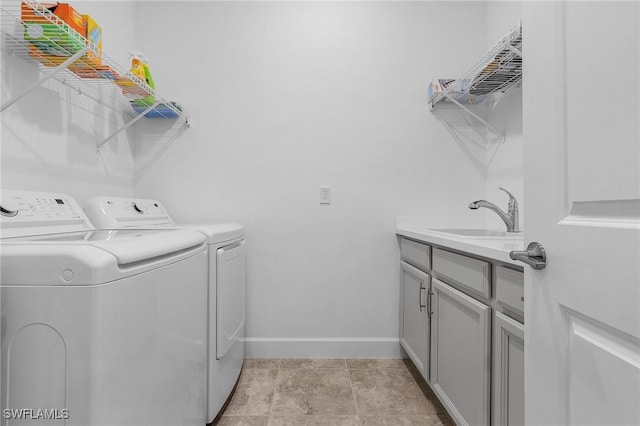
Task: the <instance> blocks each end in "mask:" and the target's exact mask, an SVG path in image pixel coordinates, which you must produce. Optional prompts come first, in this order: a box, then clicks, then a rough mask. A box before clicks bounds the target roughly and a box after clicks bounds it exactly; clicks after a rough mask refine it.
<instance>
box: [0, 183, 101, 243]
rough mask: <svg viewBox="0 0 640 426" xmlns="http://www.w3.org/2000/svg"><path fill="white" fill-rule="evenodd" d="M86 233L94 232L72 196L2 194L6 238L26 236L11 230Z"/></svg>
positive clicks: (1, 224)
mask: <svg viewBox="0 0 640 426" xmlns="http://www.w3.org/2000/svg"><path fill="white" fill-rule="evenodd" d="M43 227H46V228H47V229H46V232H57V231H58V228H60V227H62V228H63V229H61V230H59V231H60V232H68V231H76V230H77V231H84V230H87V229H92V226H91V223H90V222H89V220H88V218H87V216H86V215H85V214H84V212H83V211H82V208H81V207H80V205H79V204H78V203H77V202H76V201H75V200H74V199H73V198H71V197H70V196H69V195H67V194H61V193H52V192H34V191H17V190H2V192H1V193H0V228H2V230H3V235H2V236H3V237H7V236H14V235H13V234H17V235H24V234H22V233H19V232H11V231H9V230H10V229H17V228H33V231H30V232H28V233H29V234H32V233H33V232H43V230H42V229H43Z"/></svg>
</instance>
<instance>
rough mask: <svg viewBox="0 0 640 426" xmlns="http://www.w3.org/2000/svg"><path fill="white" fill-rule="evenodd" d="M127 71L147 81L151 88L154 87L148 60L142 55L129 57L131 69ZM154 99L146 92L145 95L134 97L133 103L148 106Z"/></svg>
mask: <svg viewBox="0 0 640 426" xmlns="http://www.w3.org/2000/svg"><path fill="white" fill-rule="evenodd" d="M129 72H130V73H131V74H132V75H133V76H135V77H137V78H139V79H140V80H142V81H144V82H145V83H147V86H149V87H150V88H152V89H155V83H154V82H153V77H151V71H150V70H149V64H148V60H147V59H146V58H145V57H144V56H143V55H133V56H132V58H131V70H129ZM155 101H156V98H155V97H154V96H153V95H151V94H147V95H146V96H144V97H142V98H140V99H136V100H134V101H133V104H134V105H136V106H142V107H144V106H150V105H153V104H154V103H155Z"/></svg>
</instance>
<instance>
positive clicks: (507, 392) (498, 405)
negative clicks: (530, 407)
mask: <svg viewBox="0 0 640 426" xmlns="http://www.w3.org/2000/svg"><path fill="white" fill-rule="evenodd" d="M493 335H494V343H493V344H494V347H493V351H494V353H493V383H494V396H493V397H494V399H493V401H494V415H493V424H494V426H507V425H509V426H514V425H524V325H522V324H520V323H519V322H517V321H515V320H513V319H511V318H509V317H507V316H505V315H503V314H502V313H500V312H496V319H495V325H494V334H493Z"/></svg>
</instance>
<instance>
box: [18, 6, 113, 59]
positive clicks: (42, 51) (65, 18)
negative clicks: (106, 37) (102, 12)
mask: <svg viewBox="0 0 640 426" xmlns="http://www.w3.org/2000/svg"><path fill="white" fill-rule="evenodd" d="M41 6H43V7H44V10H46V11H48V12H49V16H47V14H46V12H43V11H40V10H36V9H34V8H32V7H31V6H29V5H28V4H26V3H25V2H22V3H21V17H20V18H21V20H22V22H23V23H24V39H25V40H26V41H28V42H29V54H30V55H31V57H33V58H34V59H36V60H38V61H40V62H41V63H42V64H43V65H45V66H49V67H55V66H58V65H60V64H62V63H63V62H64V61H65V60H67V58H68V57H70V56H72V55H74V54H76V53H77V52H79V51H80V50H81V49H83V48H84V47H85V45H88V46H89V50H88V51H87V53H85V54H84V55H83V56H82V57H81V58H80V59H78V60H77V61H75V62H74V63H73V64H71V65H70V66H69V69H70V70H72V71H74V70H85V69H87V68H94V67H99V66H100V65H101V64H102V28H101V27H100V26H99V25H98V24H97V23H96V22H95V20H93V18H91V16H90V15H81V14H80V13H79V12H78V11H77V10H75V9H74V8H73V7H72V6H71V5H69V4H68V3H48V4H47V3H43V4H41ZM53 15H55V16H53ZM56 18H57V19H56ZM56 21H57V22H56Z"/></svg>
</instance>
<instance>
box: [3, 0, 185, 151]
mask: <svg viewBox="0 0 640 426" xmlns="http://www.w3.org/2000/svg"><path fill="white" fill-rule="evenodd" d="M50 6H51V5H49V4H43V3H41V2H39V1H33V0H24V1H22V2H18V1H16V2H11V3H10V2H3V3H2V5H1V6H0V12H1V15H0V17H1V22H0V29H1V33H2V34H1V36H2V39H1V46H0V50H1V52H2V53H3V54H7V55H12V56H15V57H18V58H20V59H23V60H24V61H27V62H31V63H33V64H36V65H37V66H38V67H39V69H40V78H39V79H38V81H35V82H34V83H33V84H32V85H31V86H30V87H28V88H27V89H26V90H24V91H22V92H21V93H19V94H17V95H14V96H13V97H12V98H11V99H9V100H7V101H6V102H4V103H2V105H1V106H0V111H4V110H6V109H7V108H9V107H11V106H12V105H13V104H15V103H16V102H18V101H19V100H20V99H22V98H23V97H24V96H26V95H28V94H29V93H31V92H32V91H33V90H35V89H37V88H38V87H40V86H41V85H43V84H44V83H45V82H46V81H47V80H49V79H54V80H56V81H58V82H60V83H62V84H63V85H66V86H69V87H71V88H73V89H75V90H76V91H77V92H78V93H79V94H80V95H82V96H85V97H88V98H90V99H92V100H93V101H95V102H98V103H100V104H101V105H103V106H105V107H107V108H109V109H112V110H114V111H117V112H124V113H125V114H124V115H125V120H124V123H123V124H122V125H121V126H119V127H118V128H117V129H116V130H115V131H114V132H113V133H111V134H110V135H108V136H107V137H106V138H105V139H104V140H102V141H101V142H100V143H98V144H97V148H98V150H99V149H100V147H102V146H103V145H104V144H105V143H107V142H108V141H109V140H111V139H112V138H113V137H114V136H116V135H117V134H119V133H121V132H122V131H123V130H125V129H127V128H129V127H130V126H131V125H132V124H134V123H135V122H137V121H138V120H140V119H141V118H143V117H146V118H150V119H151V118H153V119H157V118H160V119H173V120H175V121H176V123H178V124H181V125H182V126H189V125H190V123H189V117H188V115H186V113H185V112H184V111H183V110H182V107H181V106H180V105H178V104H177V103H175V102H171V101H168V100H166V99H164V98H162V97H161V96H159V94H158V93H157V92H156V91H155V90H154V89H153V88H151V87H150V86H149V85H148V84H147V82H146V81H144V80H142V79H140V78H138V77H136V76H134V75H132V74H131V73H130V72H129V71H128V69H127V68H125V67H123V66H121V65H120V64H118V63H117V62H116V61H114V60H113V59H112V58H111V57H109V56H108V55H107V54H106V53H105V52H103V51H101V50H100V49H99V48H98V46H96V45H94V44H93V43H91V42H90V41H89V40H87V38H85V37H83V36H82V35H81V34H79V33H78V32H77V31H76V30H75V29H73V28H71V26H70V25H68V24H67V23H66V22H65V21H63V20H62V19H61V18H59V17H58V16H57V15H56V14H54V13H53V12H51V11H50V10H49V9H48V7H50ZM182 126H179V127H182ZM171 127H175V126H171ZM173 139H174V138H172V137H171V136H168V138H167V140H168V141H173Z"/></svg>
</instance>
